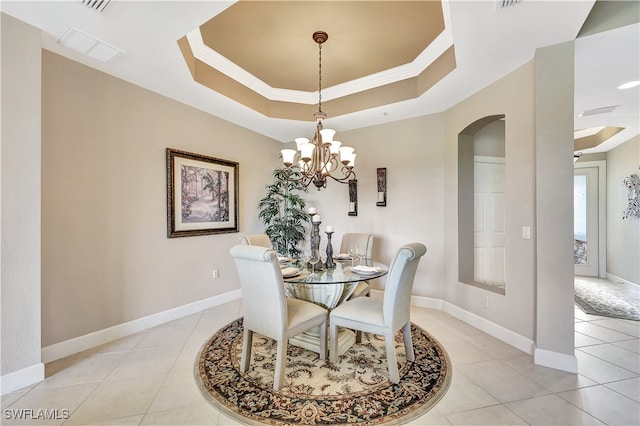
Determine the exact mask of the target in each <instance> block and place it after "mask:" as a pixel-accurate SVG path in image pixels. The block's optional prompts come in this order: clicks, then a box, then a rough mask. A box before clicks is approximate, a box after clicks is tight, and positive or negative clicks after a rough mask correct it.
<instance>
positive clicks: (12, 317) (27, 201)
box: [0, 14, 44, 393]
mask: <svg viewBox="0 0 640 426" xmlns="http://www.w3.org/2000/svg"><path fill="white" fill-rule="evenodd" d="M40 37H41V36H40V30H38V29H36V28H34V27H31V26H30V25H27V24H25V23H23V22H20V21H18V20H16V19H14V18H12V17H10V16H8V15H5V14H0V52H1V53H2V60H1V61H0V63H1V66H2V77H1V82H0V90H1V93H0V111H1V115H0V120H1V122H2V126H1V129H2V130H1V135H0V140H1V145H0V157H1V165H0V183H1V186H2V189H1V192H0V210H1V212H2V215H1V218H0V239H1V241H2V244H1V246H0V247H1V248H0V271H1V272H0V280H1V294H2V298H1V303H2V309H1V321H0V322H1V329H0V331H1V334H0V335H1V338H2V344H0V348H1V349H0V360H1V361H2V364H1V366H0V367H1V368H0V375H1V377H2V385H1V389H0V390H1V392H2V393H7V392H11V391H13V390H15V389H18V388H21V387H23V386H27V385H29V384H31V383H35V382H37V381H39V380H42V379H43V378H44V366H43V365H42V364H41V362H40V331H41V329H40V191H41V184H40V105H41V102H40V92H41V85H40V78H41V75H40Z"/></svg>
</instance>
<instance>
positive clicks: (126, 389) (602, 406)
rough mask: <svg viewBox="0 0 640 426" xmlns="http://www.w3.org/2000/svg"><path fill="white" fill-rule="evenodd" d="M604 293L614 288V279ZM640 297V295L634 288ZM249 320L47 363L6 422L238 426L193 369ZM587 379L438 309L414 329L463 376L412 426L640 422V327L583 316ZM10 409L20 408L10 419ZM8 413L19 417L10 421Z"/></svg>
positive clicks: (8, 401)
mask: <svg viewBox="0 0 640 426" xmlns="http://www.w3.org/2000/svg"><path fill="white" fill-rule="evenodd" d="M604 284H605V285H615V286H617V284H612V283H604ZM625 291H627V295H628V296H630V297H634V298H638V297H639V296H638V288H637V287H636V288H634V287H633V286H632V287H629V288H626V289H625ZM241 315H242V305H241V302H240V301H235V302H231V303H228V304H225V305H222V306H219V307H216V308H212V309H210V310H207V311H204V312H202V313H198V314H195V315H191V316H188V317H185V318H182V319H179V320H176V321H173V322H171V323H167V324H164V325H162V326H159V327H155V328H153V329H149V330H147V331H144V332H141V333H138V334H135V335H132V336H129V337H126V338H123V339H120V340H117V341H114V342H111V343H108V344H105V345H102V346H99V347H96V348H93V349H90V350H88V351H85V352H82V353H79V354H76V355H72V356H69V357H67V358H64V359H60V360H58V361H54V362H51V363H49V364H47V365H46V377H47V378H46V379H45V380H44V381H43V382H41V383H39V384H37V385H34V386H31V387H29V388H26V389H22V390H20V391H17V392H14V393H11V394H8V395H4V396H3V397H2V409H3V412H2V418H1V419H0V422H1V423H2V424H3V425H4V424H23V425H24V424H65V425H67V424H68V425H76V424H83V425H97V424H105V425H237V424H242V423H238V422H237V421H235V420H232V419H230V418H228V417H226V416H225V415H223V414H222V413H220V412H218V411H217V410H216V409H214V408H213V407H212V406H211V405H210V404H209V403H208V402H207V401H205V399H204V398H203V397H202V396H201V395H200V393H199V390H198V388H197V387H196V384H195V379H194V376H193V365H194V360H195V357H196V354H197V353H198V351H199V349H200V347H201V345H202V344H203V343H204V342H205V341H206V340H207V338H208V337H209V336H210V335H211V334H213V333H214V332H215V331H216V330H217V329H219V328H220V327H222V326H223V325H225V324H227V323H229V322H230V321H232V320H233V319H235V318H237V317H239V316H241ZM575 318H576V356H577V357H578V360H579V374H577V375H576V374H569V373H565V372H562V371H558V370H553V369H550V368H545V367H540V366H536V365H534V364H533V362H532V357H531V356H530V355H527V354H525V353H524V352H521V351H519V350H517V349H515V348H513V347H511V346H509V345H507V344H505V343H503V342H501V341H499V340H497V339H495V338H493V337H491V336H489V335H487V334H485V333H483V332H481V331H479V330H477V329H475V328H473V327H471V326H470V325H468V324H466V323H464V322H462V321H459V320H457V319H455V318H453V317H452V316H450V315H448V314H446V313H444V312H442V311H438V310H432V309H424V308H413V309H412V321H413V322H414V323H416V324H418V325H419V326H421V327H423V328H424V329H425V330H428V331H429V332H430V333H432V334H433V335H434V336H435V337H436V338H437V339H438V340H439V341H440V342H441V343H442V344H443V345H444V347H445V348H446V349H447V351H448V353H449V356H450V358H451V361H452V364H453V380H452V383H451V387H450V388H449V391H448V392H447V394H446V395H445V397H444V398H443V399H442V400H441V401H440V402H439V403H438V404H437V405H436V406H434V407H433V408H432V409H431V410H430V411H429V412H428V413H426V414H425V415H424V416H422V417H421V418H419V419H416V420H414V421H413V422H411V423H410V424H412V425H503V424H509V425H526V424H530V425H592V424H594V425H595V424H598V425H600V424H608V425H625V426H627V425H629V426H631V425H638V424H640V365H639V360H640V323H639V322H637V321H625V320H617V319H611V318H605V317H599V316H593V315H587V314H584V313H583V312H582V311H581V310H579V309H578V308H576V310H575ZM20 409H33V410H37V409H57V410H58V414H59V415H58V417H66V416H65V413H66V412H65V411H63V410H68V413H69V414H70V417H69V418H68V419H63V418H60V419H58V420H55V421H43V420H42V421H33V420H29V421H15V420H13V419H8V418H7V417H8V416H9V417H10V413H11V412H15V411H12V410H20ZM6 410H10V411H6ZM7 413H9V414H7Z"/></svg>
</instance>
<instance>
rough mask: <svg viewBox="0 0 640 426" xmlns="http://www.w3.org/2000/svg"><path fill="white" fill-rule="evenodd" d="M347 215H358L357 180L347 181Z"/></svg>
mask: <svg viewBox="0 0 640 426" xmlns="http://www.w3.org/2000/svg"><path fill="white" fill-rule="evenodd" d="M349 216H358V180H357V179H351V180H350V181H349Z"/></svg>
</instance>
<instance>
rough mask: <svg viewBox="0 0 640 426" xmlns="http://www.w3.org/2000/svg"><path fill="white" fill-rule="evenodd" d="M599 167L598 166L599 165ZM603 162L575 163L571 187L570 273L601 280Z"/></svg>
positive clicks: (603, 270) (603, 267) (603, 259)
mask: <svg viewBox="0 0 640 426" xmlns="http://www.w3.org/2000/svg"><path fill="white" fill-rule="evenodd" d="M601 163H602V164H601ZM605 174H606V170H605V165H604V162H600V161H597V162H584V163H576V165H575V167H574V177H573V179H574V186H573V191H574V192H573V230H574V273H575V275H581V276H588V277H601V278H604V277H605V273H606V253H605V250H606V221H605V219H606V218H605V209H606V205H605V201H606V194H605V192H606V188H605Z"/></svg>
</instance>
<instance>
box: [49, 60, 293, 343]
mask: <svg viewBox="0 0 640 426" xmlns="http://www.w3.org/2000/svg"><path fill="white" fill-rule="evenodd" d="M42 58H43V75H42V82H43V93H42V99H43V105H42V111H43V116H42V133H43V140H42V156H43V164H42V209H43V215H42V227H43V232H42V277H43V279H42V327H43V330H42V335H43V336H42V345H43V346H44V347H46V346H48V345H52V344H54V343H58V342H62V341H65V340H68V339H71V338H74V337H77V336H82V335H85V334H87V333H91V332H94V331H98V330H102V329H105V328H107V327H110V326H114V325H118V324H121V323H125V322H127V321H131V320H135V319H138V318H141V317H144V316H147V315H151V314H155V313H158V312H162V311H165V310H168V309H171V308H174V307H178V306H182V305H185V304H188V303H190V302H195V301H199V300H202V299H206V298H208V297H212V296H215V295H219V294H223V293H225V292H229V291H232V290H236V289H238V288H239V284H238V281H237V275H236V271H235V266H234V264H233V262H232V259H231V258H230V257H229V255H228V250H229V248H230V247H231V246H232V245H234V244H235V243H236V242H237V240H238V234H237V233H231V234H220V235H211V236H198V237H186V238H174V239H168V238H167V236H166V226H167V219H166V162H165V149H166V148H167V147H171V148H176V149H181V150H185V151H189V152H195V153H199V154H204V155H208V156H213V157H218V158H222V159H226V160H231V161H237V162H239V163H240V169H239V170H240V172H239V175H240V230H241V231H243V232H258V231H262V229H263V228H262V226H261V225H260V223H259V222H258V218H257V213H256V204H257V202H258V200H259V199H260V198H261V197H262V196H263V192H264V186H265V185H266V184H267V183H269V181H270V178H271V171H272V170H273V168H274V167H275V166H277V164H278V159H277V150H278V148H279V147H280V145H281V144H280V143H279V142H276V141H274V140H271V139H268V138H266V137H263V136H260V135H258V134H256V133H253V132H251V131H249V130H247V129H244V128H242V127H239V126H236V125H232V124H230V123H228V122H225V121H222V120H220V119H217V118H215V117H212V116H210V115H207V114H205V113H203V112H200V111H198V110H195V109H193V108H191V107H188V106H186V105H183V104H180V103H178V102H175V101H173V100H170V99H168V98H165V97H162V96H160V95H157V94H155V93H152V92H150V91H147V90H144V89H142V88H140V87H137V86H134V85H131V84H128V83H125V82H124V81H122V80H119V79H116V78H113V77H111V76H109V75H106V74H103V73H101V72H98V71H95V70H93V69H90V68H88V67H86V66H83V65H81V64H78V63H75V62H72V61H70V60H68V59H65V58H62V57H61V56H58V55H55V54H52V53H50V52H48V51H43V54H42ZM213 268H218V269H219V271H220V278H219V279H217V280H213V279H212V277H211V275H212V273H211V271H212V269H213Z"/></svg>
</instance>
